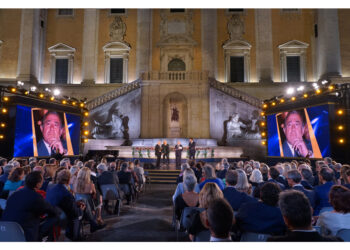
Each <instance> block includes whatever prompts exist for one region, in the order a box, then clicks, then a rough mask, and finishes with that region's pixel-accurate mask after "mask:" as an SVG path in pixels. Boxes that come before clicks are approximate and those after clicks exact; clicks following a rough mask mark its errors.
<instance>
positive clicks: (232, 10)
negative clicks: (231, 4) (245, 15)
mask: <svg viewBox="0 0 350 250" xmlns="http://www.w3.org/2000/svg"><path fill="white" fill-rule="evenodd" d="M228 12H231V13H232V12H244V9H228Z"/></svg>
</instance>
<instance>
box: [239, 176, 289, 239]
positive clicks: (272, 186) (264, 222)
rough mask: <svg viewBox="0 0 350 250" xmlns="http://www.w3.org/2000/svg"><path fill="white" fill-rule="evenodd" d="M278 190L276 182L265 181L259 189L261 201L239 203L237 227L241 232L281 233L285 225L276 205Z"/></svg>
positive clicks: (279, 190)
mask: <svg viewBox="0 0 350 250" xmlns="http://www.w3.org/2000/svg"><path fill="white" fill-rule="evenodd" d="M280 192H281V189H280V187H279V186H278V185H277V184H276V183H271V182H267V183H265V184H264V185H263V186H262V187H261V191H260V197H261V201H259V202H258V201H253V202H247V203H244V204H242V205H241V207H240V209H239V210H238V212H237V214H236V225H237V227H238V228H239V229H240V230H241V231H243V232H254V233H261V234H283V233H284V231H285V230H286V226H285V224H284V221H283V218H282V214H281V210H280V209H279V208H278V206H277V203H278V195H279V193H280Z"/></svg>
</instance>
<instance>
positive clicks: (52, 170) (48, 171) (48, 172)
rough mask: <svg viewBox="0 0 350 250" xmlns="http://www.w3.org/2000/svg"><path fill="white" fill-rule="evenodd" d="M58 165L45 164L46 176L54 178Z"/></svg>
mask: <svg viewBox="0 0 350 250" xmlns="http://www.w3.org/2000/svg"><path fill="white" fill-rule="evenodd" d="M55 170H56V165H54V164H47V165H45V166H44V178H50V177H51V178H52V177H53V176H54V175H55Z"/></svg>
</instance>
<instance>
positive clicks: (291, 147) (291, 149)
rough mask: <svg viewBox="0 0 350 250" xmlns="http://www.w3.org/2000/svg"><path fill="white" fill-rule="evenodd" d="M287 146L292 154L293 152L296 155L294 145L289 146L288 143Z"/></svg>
mask: <svg viewBox="0 0 350 250" xmlns="http://www.w3.org/2000/svg"><path fill="white" fill-rule="evenodd" d="M287 145H288V147H289V149H290V152H292V155H295V153H294V148H293V146H292V145H290V144H289V142H288V141H287Z"/></svg>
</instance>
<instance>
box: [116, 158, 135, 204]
mask: <svg viewBox="0 0 350 250" xmlns="http://www.w3.org/2000/svg"><path fill="white" fill-rule="evenodd" d="M127 170H128V163H127V162H123V163H122V165H121V166H120V171H119V172H118V179H119V184H120V189H121V190H122V191H123V192H124V194H125V196H126V201H127V203H126V204H127V205H129V204H130V201H131V195H132V193H131V192H132V187H131V178H132V176H131V173H130V172H128V171H127Z"/></svg>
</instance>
